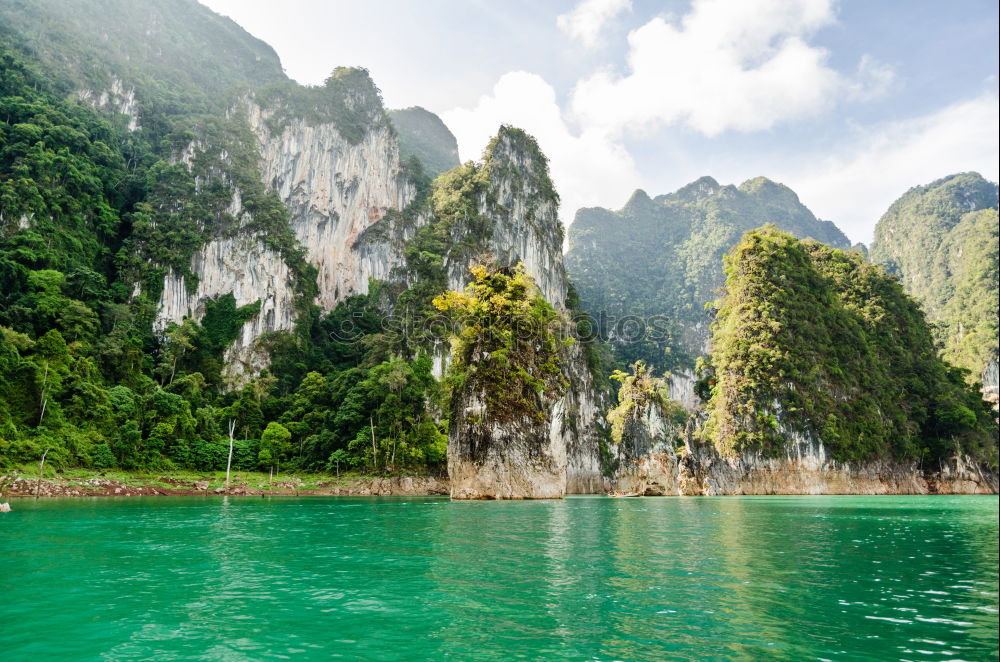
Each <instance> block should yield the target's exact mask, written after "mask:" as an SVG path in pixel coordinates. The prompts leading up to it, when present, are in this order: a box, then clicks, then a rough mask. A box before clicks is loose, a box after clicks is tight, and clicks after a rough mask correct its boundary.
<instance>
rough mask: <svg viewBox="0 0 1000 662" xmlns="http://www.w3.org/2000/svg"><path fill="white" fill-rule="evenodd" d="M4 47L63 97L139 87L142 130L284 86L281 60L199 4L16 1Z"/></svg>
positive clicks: (0, 34)
mask: <svg viewBox="0 0 1000 662" xmlns="http://www.w3.org/2000/svg"><path fill="white" fill-rule="evenodd" d="M0 40H2V41H4V42H7V43H11V44H12V45H14V47H15V48H16V49H17V50H19V51H21V52H26V53H29V54H30V55H31V57H32V59H35V60H36V61H37V62H39V64H40V66H41V67H42V69H43V72H44V73H45V74H46V78H47V79H48V80H49V81H52V84H53V86H54V88H55V90H54V91H55V92H56V94H57V95H59V96H68V95H70V93H73V92H75V91H77V90H89V91H91V92H93V93H94V96H95V97H97V96H99V95H100V94H101V92H104V91H107V90H109V89H110V88H111V86H112V78H113V77H117V78H118V79H119V80H120V81H122V82H123V83H124V85H125V86H127V88H131V87H133V86H134V87H135V94H136V98H137V102H138V112H139V118H140V125H141V126H142V127H143V130H144V131H145V132H152V133H154V134H155V135H157V136H158V137H157V138H156V139H158V138H159V137H161V136H162V135H163V133H161V131H162V129H163V128H164V127H167V128H168V130H169V123H168V118H170V117H175V116H178V115H187V114H198V113H206V112H211V113H217V114H222V113H223V112H224V111H225V110H226V108H227V107H228V105H229V102H230V99H231V93H232V92H233V91H234V90H236V89H239V88H245V87H257V86H260V85H263V84H266V83H271V82H275V81H281V80H285V75H284V73H282V70H281V62H280V61H279V60H278V56H277V55H276V54H275V52H274V50H273V49H272V48H271V47H270V46H268V45H267V44H265V43H264V42H262V41H260V40H259V39H256V38H254V37H253V36H251V35H250V34H248V33H247V32H246V31H244V30H243V28H241V27H240V26H238V25H237V24H236V23H234V22H233V21H232V20H230V19H228V18H226V17H224V16H220V15H218V14H216V13H215V12H213V11H211V10H210V9H208V8H207V7H204V6H202V5H200V4H198V3H197V2H196V1H195V0H163V1H160V2H156V3H136V2H130V1H129V0H78V1H69V0H9V1H7V2H4V3H2V4H0Z"/></svg>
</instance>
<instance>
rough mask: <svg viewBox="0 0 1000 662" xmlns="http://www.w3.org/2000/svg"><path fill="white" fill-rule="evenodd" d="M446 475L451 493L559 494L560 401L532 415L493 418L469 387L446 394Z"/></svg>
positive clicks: (562, 463) (562, 455)
mask: <svg viewBox="0 0 1000 662" xmlns="http://www.w3.org/2000/svg"><path fill="white" fill-rule="evenodd" d="M452 399H453V401H454V403H455V404H454V405H453V408H452V423H451V428H450V429H449V434H448V478H449V480H450V481H451V498H453V499H561V498H562V496H563V495H564V494H565V493H566V440H565V438H564V437H563V433H562V430H561V429H560V425H559V418H560V416H559V414H560V411H559V410H560V409H562V408H563V407H565V404H564V403H563V401H558V402H555V403H548V407H549V410H550V415H549V416H548V417H546V419H545V420H541V421H540V420H537V419H535V418H534V417H532V416H530V415H525V416H522V417H520V418H518V419H517V420H513V421H510V420H496V419H495V418H493V417H492V416H491V413H490V412H488V411H487V408H486V407H485V406H484V404H483V399H482V395H481V394H480V393H477V392H475V391H474V390H472V389H468V390H462V391H460V392H458V393H455V394H454V395H453V396H452Z"/></svg>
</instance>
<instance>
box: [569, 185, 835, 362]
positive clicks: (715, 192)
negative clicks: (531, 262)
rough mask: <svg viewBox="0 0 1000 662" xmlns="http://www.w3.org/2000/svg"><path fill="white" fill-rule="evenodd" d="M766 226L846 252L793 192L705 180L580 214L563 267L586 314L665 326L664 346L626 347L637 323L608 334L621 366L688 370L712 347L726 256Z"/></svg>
mask: <svg viewBox="0 0 1000 662" xmlns="http://www.w3.org/2000/svg"><path fill="white" fill-rule="evenodd" d="M766 223H773V224H774V225H776V226H777V227H778V228H780V229H781V230H784V231H786V232H790V233H791V234H793V235H795V236H796V237H801V238H805V237H812V238H813V239H816V240H818V241H821V242H823V243H826V244H829V245H831V246H834V247H836V248H843V249H847V248H849V247H850V242H849V241H848V240H847V237H845V236H844V234H843V233H842V232H841V231H840V230H839V229H838V228H837V226H835V225H834V224H833V223H831V222H830V221H821V220H819V219H817V218H816V217H815V216H814V215H813V213H812V212H810V211H809V209H807V208H806V207H805V206H804V205H803V204H802V203H801V202H800V201H799V198H798V196H797V195H796V194H795V192H794V191H792V190H791V189H789V188H788V187H787V186H784V185H782V184H778V183H775V182H772V181H770V180H768V179H766V178H764V177H757V178H755V179H751V180H749V181H746V182H744V183H743V184H741V185H740V186H739V187H738V188H737V187H735V186H731V185H730V186H721V185H720V184H719V183H718V182H716V181H715V180H714V179H712V178H711V177H702V178H701V179H699V180H697V181H695V182H692V183H691V184H688V185H687V186H685V187H683V188H681V189H680V190H678V191H677V192H675V193H671V194H668V195H661V196H657V197H656V198H650V197H649V196H648V195H646V193H645V192H643V191H641V190H640V191H636V192H635V193H634V194H633V195H632V197H631V199H629V201H628V202H627V203H626V205H625V207H624V208H622V209H621V210H620V211H611V210H608V209H603V208H590V209H581V210H579V211H578V212H577V215H576V219H575V221H574V222H573V225H572V226H570V229H569V253H568V254H567V258H566V266H567V268H568V269H569V273H570V279H571V280H572V282H573V283H574V285H575V287H576V289H577V292H578V294H579V296H580V307H581V308H582V309H583V310H586V311H588V312H590V313H592V314H594V315H599V314H600V313H602V312H603V313H606V314H607V315H608V316H614V317H615V318H621V316H623V315H638V316H642V317H645V318H649V317H650V316H653V315H660V316H663V317H664V318H665V319H663V320H660V321H658V322H656V325H657V327H658V328H659V329H661V330H662V329H665V331H664V332H663V333H662V336H661V337H659V338H653V339H647V340H644V341H643V342H638V343H636V342H623V341H622V340H621V336H622V335H629V334H631V333H632V329H634V328H635V326H634V324H633V323H628V324H626V326H625V328H624V329H619V330H618V332H617V333H616V332H615V331H614V329H613V328H612V329H610V332H611V335H612V336H613V337H617V338H618V341H617V342H615V351H616V354H617V356H618V358H620V359H622V360H624V361H632V360H634V359H637V358H642V359H644V360H646V361H647V362H648V363H651V364H653V365H655V366H657V367H659V368H682V367H683V368H690V367H692V366H693V364H694V358H695V357H696V356H697V355H698V354H700V353H702V350H703V347H704V344H705V341H706V340H707V339H708V331H709V328H708V327H709V323H710V321H711V320H710V318H709V315H708V313H706V311H705V304H706V303H707V302H710V301H713V300H714V299H715V298H716V297H717V291H718V288H719V287H721V286H722V284H723V280H724V279H723V273H722V255H723V254H724V253H726V252H727V251H728V250H729V249H730V248H731V247H733V246H734V245H736V243H737V242H738V241H739V240H740V237H742V236H743V233H744V232H746V231H748V230H752V229H754V228H758V227H760V226H762V225H764V224H766ZM609 319H610V317H609ZM623 332H624V333H623ZM663 336H666V337H663Z"/></svg>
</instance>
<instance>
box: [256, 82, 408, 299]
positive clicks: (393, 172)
mask: <svg viewBox="0 0 1000 662" xmlns="http://www.w3.org/2000/svg"><path fill="white" fill-rule="evenodd" d="M274 114H275V111H274V110H273V109H270V110H269V109H263V108H261V107H260V106H259V105H257V104H256V103H254V102H252V101H251V102H249V103H248V107H247V117H248V120H249V122H250V126H251V128H252V129H253V131H254V134H255V135H256V136H257V139H258V140H259V143H260V154H261V174H262V177H263V180H264V182H265V184H266V185H267V186H268V187H269V188H270V189H272V190H274V191H275V192H277V194H278V196H279V197H280V198H281V199H282V200H283V201H284V202H285V204H286V205H287V206H288V208H289V210H290V212H291V226H292V228H293V230H294V231H295V236H296V238H297V239H298V241H299V243H300V244H301V245H302V246H303V247H304V248H305V249H306V253H307V258H308V260H309V262H311V263H312V264H313V265H314V266H315V267H316V268H317V270H318V272H319V274H318V278H317V284H318V286H319V295H318V296H317V299H316V301H317V303H319V304H320V306H321V307H322V308H323V309H324V310H331V309H332V308H333V307H334V306H336V305H337V303H339V302H340V301H342V300H343V299H345V298H346V297H348V296H350V295H351V294H359V293H361V294H363V293H365V292H367V291H368V280H369V278H375V279H380V280H385V279H387V278H388V276H389V274H390V271H391V269H392V268H393V267H394V266H397V265H399V264H400V263H401V256H400V255H398V254H393V253H392V252H390V251H389V250H388V248H387V250H386V252H384V253H383V254H382V255H380V256H373V255H371V254H369V255H367V256H366V259H363V258H362V255H361V253H360V252H359V251H358V249H357V243H358V240H359V238H360V237H361V236H362V235H363V233H364V232H365V231H366V230H367V229H368V228H369V227H371V226H372V225H373V224H375V223H377V222H378V221H379V220H381V219H382V218H383V217H384V216H385V214H386V212H387V211H388V210H390V209H396V210H402V209H404V208H405V207H406V206H407V204H409V203H410V201H412V200H413V197H414V196H415V194H416V190H415V188H414V186H413V185H412V184H411V183H410V182H409V180H408V179H407V178H406V177H405V175H404V174H403V173H402V172H401V170H400V159H399V143H398V140H397V138H396V135H395V133H394V132H393V130H392V127H391V126H390V125H389V123H388V121H387V120H386V119H385V118H384V117H380V118H379V119H377V120H375V121H374V122H372V123H371V125H370V126H368V127H367V128H366V130H365V132H364V136H363V137H362V138H361V140H360V141H358V142H352V141H349V140H348V139H346V138H345V137H344V135H343V134H342V133H341V131H340V129H339V128H338V126H337V125H336V123H333V122H325V123H317V124H313V123H311V122H309V121H308V120H307V119H304V118H299V117H294V118H292V119H291V120H290V121H288V122H287V123H286V124H285V126H283V127H281V128H280V130H276V131H273V130H272V129H271V128H270V127H269V123H268V119H270V118H272V117H273V116H274ZM379 257H381V259H378V258H379Z"/></svg>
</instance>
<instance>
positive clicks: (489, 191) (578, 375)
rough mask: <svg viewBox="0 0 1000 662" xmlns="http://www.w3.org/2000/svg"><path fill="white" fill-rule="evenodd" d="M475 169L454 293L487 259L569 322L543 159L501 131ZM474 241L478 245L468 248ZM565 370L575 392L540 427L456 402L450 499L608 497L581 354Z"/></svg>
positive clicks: (473, 396) (467, 401) (530, 143)
mask: <svg viewBox="0 0 1000 662" xmlns="http://www.w3.org/2000/svg"><path fill="white" fill-rule="evenodd" d="M473 167H474V169H475V171H474V172H470V173H465V175H464V177H465V178H464V179H456V182H458V181H462V182H469V181H475V182H477V185H476V186H469V187H467V188H468V189H469V190H471V191H473V192H472V193H471V194H470V195H471V196H472V197H473V200H472V201H471V202H472V203H473V205H472V207H473V208H474V210H475V212H477V213H475V214H464V215H461V216H459V218H458V220H457V222H456V223H455V224H454V225H453V226H452V227H451V228H450V231H451V236H452V238H453V240H454V241H455V249H454V250H452V251H451V252H450V253H449V255H448V256H447V258H446V269H447V274H448V287H449V288H450V289H452V290H463V289H464V288H465V286H466V284H467V283H468V282H469V280H470V277H471V274H470V271H469V267H470V266H471V265H472V264H473V263H476V262H479V261H482V260H483V259H484V257H485V258H487V259H490V260H493V261H495V263H496V265H497V266H499V267H511V266H514V265H516V264H518V263H521V264H523V265H524V269H525V271H526V272H527V274H528V275H529V276H530V277H531V279H532V281H534V283H535V285H536V286H537V287H538V289H539V290H540V292H541V294H542V296H543V298H544V299H545V300H546V301H547V302H548V303H549V304H551V305H552V307H553V308H554V309H555V310H556V311H557V312H558V313H559V314H561V315H565V314H566V312H567V307H566V298H567V291H568V281H567V279H566V270H565V267H564V265H563V257H562V226H561V224H560V222H559V218H558V198H557V196H556V195H555V192H554V190H553V189H552V183H551V180H550V179H549V176H548V166H547V164H546V160H545V157H544V156H543V155H542V154H541V152H540V151H539V150H538V147H537V145H536V144H535V141H534V140H533V139H532V138H531V137H530V136H528V135H527V134H525V133H524V132H523V131H520V130H518V129H513V128H510V127H502V128H501V130H500V132H499V134H498V136H497V137H496V138H495V139H494V141H493V142H492V143H491V145H490V147H489V148H488V149H487V151H486V154H485V155H484V159H483V162H482V163H480V164H476V165H474V166H473ZM459 176H462V173H456V177H459ZM456 186H458V185H457V183H456ZM462 186H463V187H465V184H463V185H462ZM462 190H465V189H464V188H463V189H462ZM468 236H475V237H476V240H475V241H473V242H472V243H471V244H463V243H462V242H461V239H462V238H463V237H468ZM562 370H563V379H564V380H565V381H566V383H567V384H568V388H567V389H566V390H565V393H564V394H563V395H562V396H561V397H560V398H558V399H554V400H551V401H547V402H545V403H544V408H545V410H546V415H545V417H544V421H542V422H522V423H521V424H519V427H511V426H503V425H497V424H494V423H491V422H489V421H488V420H487V422H486V423H485V424H478V423H473V422H471V421H477V420H480V421H481V420H484V418H483V411H482V408H483V404H482V401H481V397H480V394H479V393H477V392H475V391H469V392H463V393H462V394H461V395H459V396H457V401H458V402H459V404H458V405H456V407H457V409H456V411H457V412H459V414H458V415H457V416H456V417H455V418H453V420H452V426H451V429H450V433H449V475H450V476H451V478H452V494H453V496H455V497H456V498H541V497H552V496H559V497H561V496H562V495H563V494H564V493H566V492H570V493H590V492H597V491H603V489H604V478H603V475H602V473H601V465H600V456H599V450H598V436H597V435H598V431H597V424H598V418H597V417H598V411H599V408H600V407H599V404H598V401H597V399H598V396H597V394H596V392H595V389H594V386H593V382H592V377H591V375H590V372H589V370H588V368H587V365H586V362H585V361H584V358H583V349H582V348H581V347H580V346H579V345H573V346H571V347H570V348H568V349H567V350H565V356H564V360H563V368H562ZM499 449H503V450H502V452H501V451H500V450H499Z"/></svg>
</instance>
